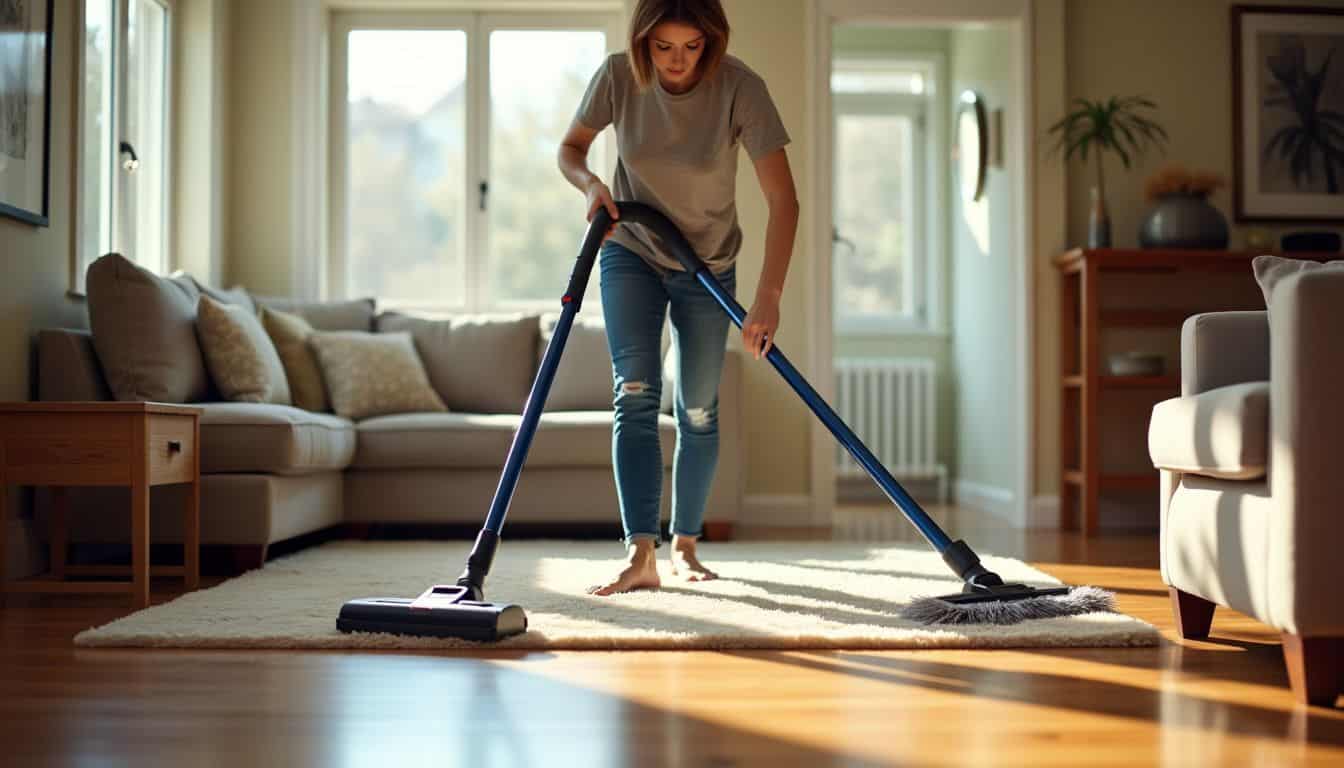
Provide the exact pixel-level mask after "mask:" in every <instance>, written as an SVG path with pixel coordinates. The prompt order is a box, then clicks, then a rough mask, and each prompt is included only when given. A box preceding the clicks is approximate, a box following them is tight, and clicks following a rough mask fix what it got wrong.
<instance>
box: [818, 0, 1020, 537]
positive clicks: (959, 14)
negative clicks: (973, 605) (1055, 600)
mask: <svg viewBox="0 0 1344 768" xmlns="http://www.w3.org/2000/svg"><path fill="white" fill-rule="evenodd" d="M809 6H810V13H809V14H808V19H807V30H806V34H807V40H806V47H807V49H808V54H809V55H808V73H807V74H808V78H807V89H808V91H809V93H808V100H809V102H810V103H811V104H812V105H813V108H812V109H811V110H810V113H811V126H810V129H811V134H812V137H813V141H812V142H811V146H810V150H809V153H808V162H809V167H810V169H811V174H810V176H811V180H812V183H811V184H810V185H808V186H809V192H808V193H807V195H806V197H807V200H806V204H807V210H809V211H811V215H812V217H813V218H812V221H813V225H812V229H811V233H812V243H811V250H812V253H813V256H814V257H813V258H811V259H808V262H807V263H808V265H809V271H810V274H809V275H808V277H809V281H810V284H811V286H812V297H811V299H812V300H811V301H810V302H808V305H809V307H810V308H811V312H810V315H809V317H808V318H807V319H808V324H807V325H808V329H809V332H810V334H811V335H810V337H809V339H808V341H809V349H810V350H811V356H812V359H811V361H810V363H811V364H810V366H809V369H810V370H811V373H812V380H811V383H812V385H813V387H814V388H815V389H816V390H817V392H818V394H820V395H821V396H822V397H823V398H825V399H826V400H827V401H828V402H831V401H832V400H833V398H834V389H835V388H834V385H833V379H834V371H833V366H832V362H831V357H832V351H833V350H832V347H833V343H832V342H833V330H832V324H833V312H832V308H831V290H832V287H831V242H830V239H831V231H832V227H833V222H832V220H831V206H830V200H831V187H832V183H831V173H832V171H831V168H832V164H833V159H832V157H831V155H832V151H831V125H830V122H831V98H830V81H829V73H830V61H831V34H832V27H834V26H835V25H836V24H837V23H839V22H872V23H888V24H893V25H898V26H923V27H927V26H939V25H957V24H966V23H971V22H995V23H1008V24H1012V25H1013V26H1014V28H1015V31H1016V33H1017V34H1018V37H1019V46H1018V51H1017V53H1018V55H1017V56H1016V57H1014V61H1013V63H1012V64H1013V68H1014V73H1013V74H1014V79H1015V81H1016V83H1017V84H1018V88H1017V92H1016V99H1015V101H1014V103H1012V104H1008V105H1005V106H1006V109H1005V123H1006V125H1005V130H1006V133H1007V135H1006V136H1005V142H1004V144H1005V147H1004V153H1005V155H1007V156H1008V165H1007V170H1008V171H1009V172H1011V173H1012V174H1014V176H1015V178H1016V182H1017V183H1016V187H1017V190H1016V191H1017V194H1016V195H1015V198H1016V201H1015V207H1016V210H1015V211H1014V214H1015V220H1016V222H1017V225H1018V226H1017V237H1016V240H1017V247H1016V251H1017V253H1015V254H1014V259H1013V269H1014V279H1013V282H1014V284H1015V286H1016V289H1017V290H1016V291H1015V295H1016V297H1017V299H1018V301H1017V304H1016V306H1015V309H1014V313H1013V314H1014V324H1015V326H1016V328H1015V333H1016V337H1017V339H1018V342H1017V347H1018V348H1017V360H1018V365H1017V370H1016V371H1014V372H1013V373H1014V379H1015V380H1016V383H1017V392H1018V397H1019V401H1020V402H1019V408H1018V409H1017V416H1018V424H1017V434H1016V435H1014V436H1013V437H1012V438H1011V439H1010V440H1007V441H1005V442H1004V445H1005V448H1006V450H1008V451H1011V452H1012V453H1013V454H1014V456H1013V459H1014V461H1015V462H1016V468H1015V473H1014V474H1015V476H1016V477H1017V486H1018V487H1017V488H1016V489H1014V490H1013V495H1014V498H1013V500H1012V509H1013V515H1014V518H1015V520H1016V521H1018V525H1019V526H1025V525H1026V524H1027V522H1028V520H1029V514H1028V513H1029V509H1028V502H1029V499H1030V496H1031V490H1032V471H1033V465H1034V456H1035V452H1034V450H1033V445H1034V443H1035V439H1034V425H1035V419H1034V413H1033V411H1034V407H1033V403H1034V392H1035V390H1034V389H1033V387H1032V371H1033V370H1034V368H1035V365H1034V362H1033V361H1034V357H1033V354H1034V344H1033V340H1032V336H1031V333H1032V323H1031V314H1030V313H1031V304H1032V299H1033V293H1034V292H1033V290H1032V288H1033V284H1034V274H1033V270H1032V268H1031V267H1032V264H1033V263H1034V262H1033V260H1032V259H1031V258H1030V254H1031V253H1032V243H1033V233H1034V229H1035V219H1034V207H1035V206H1034V187H1033V179H1034V175H1033V173H1032V168H1031V163H1029V162H1027V158H1029V157H1032V156H1033V153H1032V152H1031V149H1032V146H1031V142H1030V139H1029V137H1031V136H1034V135H1035V130H1036V126H1035V113H1034V109H1033V93H1032V83H1031V81H1030V78H1029V77H1028V74H1029V73H1030V72H1031V69H1032V68H1031V52H1032V50H1033V45H1032V40H1033V26H1034V14H1033V0H1000V1H999V2H994V3H985V2H982V1H981V0H813V1H812V2H811V3H810V4H809ZM949 77H950V73H949ZM810 425H811V426H810V443H811V481H812V482H811V488H812V494H811V495H812V519H813V522H814V523H815V524H818V525H826V524H828V523H829V522H830V512H831V509H832V508H833V506H834V499H835V474H834V467H833V466H832V461H831V457H832V455H833V452H834V440H835V438H834V437H833V436H832V435H831V434H830V431H829V430H828V429H826V427H825V425H824V424H822V423H821V422H820V420H818V419H813V420H811V422H810Z"/></svg>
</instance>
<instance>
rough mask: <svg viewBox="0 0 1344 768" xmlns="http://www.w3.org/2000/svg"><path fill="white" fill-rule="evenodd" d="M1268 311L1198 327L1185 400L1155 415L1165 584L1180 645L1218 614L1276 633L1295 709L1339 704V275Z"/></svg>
mask: <svg viewBox="0 0 1344 768" xmlns="http://www.w3.org/2000/svg"><path fill="white" fill-rule="evenodd" d="M1269 307H1270V309H1269V311H1268V312H1217V313H1210V314H1201V315H1195V316H1193V317H1191V318H1189V319H1187V320H1186V322H1185V324H1184V326H1183V327H1182V330H1181V397H1178V398H1172V399H1170V400H1166V401H1163V402H1161V403H1158V404H1157V405H1156V406H1154V408H1153V414H1152V420H1151V422H1150V423H1149V431H1148V448H1149V454H1150V456H1151V458H1152V461H1153V464H1154V466H1156V467H1157V468H1158V469H1159V470H1160V471H1161V478H1162V484H1161V561H1162V580H1163V581H1164V582H1165V583H1166V584H1167V585H1168V587H1169V590H1170V593H1171V600H1172V609H1173V611H1174V612H1175V614H1176V620H1177V625H1178V628H1179V631H1180V634H1181V636H1182V637H1186V638H1200V637H1206V636H1207V635H1208V633H1209V627H1210V623H1211V621H1212V618H1213V613H1214V609H1215V607H1216V606H1218V605H1222V606H1226V607H1229V608H1233V609H1235V610H1237V611H1240V612H1242V613H1244V614H1247V615H1249V616H1253V617H1255V618H1256V619H1258V620H1260V621H1263V622H1265V623H1266V624H1269V625H1271V626H1273V627H1275V628H1277V629H1278V630H1279V631H1280V632H1281V633H1282V637H1283V651H1284V660H1285V662H1286V663H1287V667H1288V678H1289V681H1290V684H1291V686H1292V690H1293V693H1294V696H1295V697H1296V698H1297V699H1298V700H1299V701H1302V702H1309V703H1312V704H1320V705H1324V706H1332V705H1333V704H1334V702H1335V698H1336V696H1337V695H1338V694H1339V693H1341V692H1344V594H1341V592H1340V589H1339V578H1340V573H1341V570H1344V569H1341V562H1342V561H1344V552H1341V548H1344V270H1341V271H1330V270H1316V271H1306V272H1301V273H1298V274H1294V275H1292V276H1291V277H1286V278H1284V279H1283V280H1281V281H1279V282H1278V283H1277V284H1276V285H1275V286H1274V289H1273V294H1272V296H1271V300H1270V302H1269Z"/></svg>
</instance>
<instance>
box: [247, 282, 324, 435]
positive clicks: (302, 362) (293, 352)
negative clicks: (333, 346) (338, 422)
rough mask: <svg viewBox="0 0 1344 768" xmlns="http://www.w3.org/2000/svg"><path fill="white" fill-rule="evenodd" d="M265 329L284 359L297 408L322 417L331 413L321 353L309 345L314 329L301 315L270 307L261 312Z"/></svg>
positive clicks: (286, 373) (286, 374) (290, 391)
mask: <svg viewBox="0 0 1344 768" xmlns="http://www.w3.org/2000/svg"><path fill="white" fill-rule="evenodd" d="M261 326H262V327H263V328H265V329H266V334H267V335H268V336H270V337H271V341H272V342H273V343H274V344H275V351H276V354H278V355H280V363H281V365H283V366H284V368H285V378H287V379H288V380H289V395H290V397H291V398H292V399H293V401H294V405H295V406H297V407H299V408H302V409H304V410H306V411H316V412H318V413H324V412H326V411H329V410H331V401H330V399H329V398H328V397H327V385H326V382H324V381H323V380H322V366H321V365H319V364H318V362H317V353H316V352H314V351H313V348H312V347H310V346H309V345H308V338H309V337H310V336H312V335H313V326H311V325H309V324H308V321H307V320H304V319H303V318H302V317H300V316H298V315H295V314H292V313H289V312H281V311H280V310H278V309H271V308H270V307H262V308H261Z"/></svg>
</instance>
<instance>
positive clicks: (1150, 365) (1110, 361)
mask: <svg viewBox="0 0 1344 768" xmlns="http://www.w3.org/2000/svg"><path fill="white" fill-rule="evenodd" d="M1106 367H1107V372H1108V373H1110V375H1112V376H1161V375H1162V374H1163V372H1164V371H1165V370H1166V360H1165V359H1163V357H1162V355H1159V354H1157V353H1155V352H1141V351H1137V350H1136V351H1132V352H1120V353H1118V354H1114V355H1111V356H1110V357H1108V358H1107V359H1106Z"/></svg>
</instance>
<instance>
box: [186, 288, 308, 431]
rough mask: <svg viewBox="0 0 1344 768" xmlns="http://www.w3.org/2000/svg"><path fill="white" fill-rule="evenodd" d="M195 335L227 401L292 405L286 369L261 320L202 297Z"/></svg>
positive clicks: (236, 306) (197, 308)
mask: <svg viewBox="0 0 1344 768" xmlns="http://www.w3.org/2000/svg"><path fill="white" fill-rule="evenodd" d="M196 332H197V334H199V335H200V337H201V349H203V350H204V351H205V362H206V366H207V367H208V368H209V369H210V376H211V378H213V379H214V381H215V386H216V387H218V388H219V393H220V394H221V395H223V397H224V399H225V400H233V401H237V402H244V403H275V404H277V405H289V404H290V397H289V382H288V380H287V379H286V378H285V367H284V365H283V364H282V363H281V362H280V355H279V353H277V352H276V351H275V345H274V344H272V343H271V338H270V336H267V335H266V329H264V328H262V327H261V321H260V320H258V319H257V318H256V316H254V315H253V314H252V313H251V312H249V311H248V310H247V308H246V307H242V306H239V305H237V304H226V303H224V302H221V301H217V300H215V299H212V298H210V297H209V296H208V295H202V296H201V300H200V303H199V304H198V305H197V307H196Z"/></svg>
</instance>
